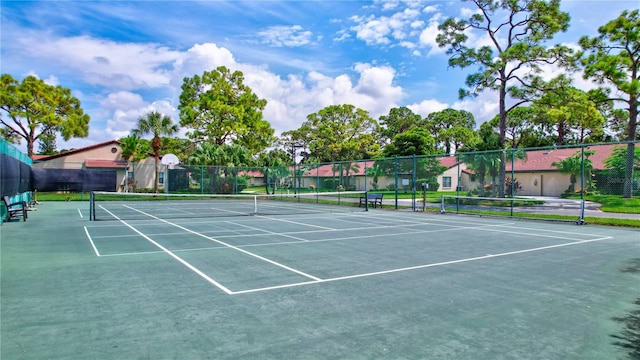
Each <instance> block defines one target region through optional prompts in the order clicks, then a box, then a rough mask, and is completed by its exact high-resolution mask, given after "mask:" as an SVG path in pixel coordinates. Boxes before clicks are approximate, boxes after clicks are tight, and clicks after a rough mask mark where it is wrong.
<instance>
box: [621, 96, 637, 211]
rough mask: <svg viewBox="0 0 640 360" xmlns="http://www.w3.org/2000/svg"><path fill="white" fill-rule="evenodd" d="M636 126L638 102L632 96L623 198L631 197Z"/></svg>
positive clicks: (630, 100)
mask: <svg viewBox="0 0 640 360" xmlns="http://www.w3.org/2000/svg"><path fill="white" fill-rule="evenodd" d="M637 124H638V101H637V98H636V97H635V96H633V95H631V96H630V97H629V137H628V139H629V141H630V142H629V143H628V144H627V159H626V160H627V161H626V162H625V171H624V185H623V188H622V189H623V190H622V197H623V198H627V199H629V198H631V197H632V196H633V163H634V159H635V140H636V127H637Z"/></svg>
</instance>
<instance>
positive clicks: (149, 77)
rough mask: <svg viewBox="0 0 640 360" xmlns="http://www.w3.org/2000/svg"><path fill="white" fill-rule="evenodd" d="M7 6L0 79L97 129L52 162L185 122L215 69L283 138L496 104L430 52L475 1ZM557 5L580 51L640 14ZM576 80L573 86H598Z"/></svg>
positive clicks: (485, 109) (480, 116) (479, 116)
mask: <svg viewBox="0 0 640 360" xmlns="http://www.w3.org/2000/svg"><path fill="white" fill-rule="evenodd" d="M0 6H1V9H0V10H1V21H2V23H1V25H0V26H1V27H0V30H1V34H0V36H1V44H0V55H1V61H2V62H1V65H0V66H1V71H2V73H9V74H11V75H12V76H14V77H15V78H18V79H22V78H23V77H25V76H27V75H36V76H38V77H39V78H41V79H44V80H45V81H47V82H48V83H50V84H55V85H62V86H64V87H67V88H70V89H71V90H72V93H73V95H74V96H76V97H78V98H79V99H80V100H81V102H82V105H83V108H84V109H85V112H86V113H88V114H89V115H90V116H91V122H90V133H89V136H88V137H87V138H83V139H71V140H70V141H68V142H64V141H62V140H58V149H65V148H66V149H68V148H78V147H82V146H87V145H91V144H94V143H97V142H102V141H107V140H112V139H117V138H120V137H123V136H127V135H128V134H129V132H130V130H131V129H132V128H133V127H134V126H135V123H136V119H137V118H138V117H140V116H142V115H144V114H146V113H148V112H150V111H154V110H156V111H160V112H162V113H165V114H168V115H170V116H172V117H173V119H174V121H175V122H176V123H177V122H178V121H179V116H178V111H177V106H178V97H179V95H180V86H181V84H182V79H183V78H184V77H191V76H193V75H196V74H198V75H201V74H202V73H203V72H204V71H205V70H211V69H214V68H216V67H217V66H220V65H224V66H227V67H228V68H230V69H232V70H240V71H242V72H243V73H244V75H245V84H247V85H249V86H250V87H251V88H252V89H253V91H254V92H255V93H257V94H258V96H260V97H261V98H264V99H266V100H267V101H268V105H267V108H266V109H265V111H264V117H265V119H267V120H268V121H269V122H270V123H271V124H272V126H273V127H274V129H275V130H276V133H277V134H279V133H281V132H283V131H287V130H292V129H296V128H298V127H299V126H300V125H301V124H302V122H304V121H305V120H306V116H307V115H308V114H310V113H314V112H317V111H318V110H320V109H322V108H324V107H326V106H329V105H333V104H344V103H349V104H353V105H356V106H358V107H360V108H362V109H365V110H367V111H369V113H370V115H371V116H373V117H374V118H376V119H377V118H378V117H379V116H380V115H385V114H387V113H388V111H389V109H391V108H393V107H398V106H408V107H410V108H411V109H412V110H413V111H414V112H416V113H418V114H421V115H422V116H426V115H427V114H429V113H430V112H434V111H439V110H442V109H444V108H447V107H452V108H456V109H463V110H468V111H471V112H472V113H473V114H474V115H475V117H476V122H477V123H478V126H479V124H480V123H481V122H483V121H486V120H488V119H490V118H491V117H493V116H494V115H495V113H496V111H497V97H496V95H495V94H493V93H490V92H485V93H483V94H481V95H480V96H479V97H477V98H474V99H465V100H459V99H458V89H459V88H460V87H462V86H463V85H464V79H465V77H466V75H467V74H468V73H469V72H472V71H473V70H475V69H474V68H473V67H471V68H469V69H465V70H460V69H452V68H448V66H447V60H448V56H447V55H446V53H445V50H444V49H440V48H438V47H437V45H436V44H435V37H436V35H437V26H438V24H439V23H440V22H442V21H444V20H445V19H446V18H448V17H452V16H453V17H464V18H468V16H469V14H470V13H471V12H472V11H473V8H472V7H471V6H472V3H469V2H464V1H402V0H395V1H357V0H351V1H324V0H322V1H314V0H307V1H294V0H289V1H285V0H281V1H258V0H256V1H221V0H220V1H208V0H207V1H51V0H48V1H6V0H3V1H2V2H1V3H0ZM561 6H562V9H563V10H564V11H567V12H569V14H570V15H571V27H570V29H569V31H568V32H566V33H562V34H558V35H557V36H556V37H555V38H554V40H553V43H554V44H555V43H564V44H568V45H575V44H576V43H577V41H578V39H579V38H580V37H581V36H583V35H589V36H594V35H596V34H597V28H598V27H599V26H601V25H604V24H605V23H606V22H608V21H610V20H612V19H614V18H615V17H617V16H618V15H620V13H621V12H622V11H623V10H625V9H635V8H638V2H637V1H616V0H609V1H606V0H601V1H593V0H582V1H578V0H564V1H562V5H561ZM476 42H477V43H478V44H481V43H482V39H480V38H479V39H476ZM559 71H560V70H558V69H553V68H550V69H548V71H547V75H548V76H552V75H554V74H557V73H558V72H559ZM577 78H578V79H576V85H577V86H579V87H585V88H587V87H590V86H592V85H590V84H588V83H586V82H585V81H583V80H581V79H579V76H578V77H577ZM36 150H37V146H36Z"/></svg>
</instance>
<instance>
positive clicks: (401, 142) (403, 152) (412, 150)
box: [382, 128, 435, 158]
mask: <svg viewBox="0 0 640 360" xmlns="http://www.w3.org/2000/svg"><path fill="white" fill-rule="evenodd" d="M434 152H435V140H434V139H433V137H431V135H430V134H429V131H428V130H427V129H423V128H413V129H411V130H408V131H405V132H402V133H400V134H398V135H396V136H394V137H393V140H392V141H391V143H390V144H389V145H387V146H385V147H384V149H383V150H382V156H384V157H387V158H390V157H394V156H412V155H427V154H433V153H434Z"/></svg>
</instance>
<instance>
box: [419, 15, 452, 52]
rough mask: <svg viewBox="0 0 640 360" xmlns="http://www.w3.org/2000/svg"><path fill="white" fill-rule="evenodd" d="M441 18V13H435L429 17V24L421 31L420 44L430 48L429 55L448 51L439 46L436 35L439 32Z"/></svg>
mask: <svg viewBox="0 0 640 360" xmlns="http://www.w3.org/2000/svg"><path fill="white" fill-rule="evenodd" d="M441 19H442V15H441V14H435V15H434V16H432V17H431V18H430V19H429V25H428V26H427V27H426V28H424V29H423V30H422V32H421V33H420V45H421V46H423V47H426V48H429V52H428V53H427V56H431V55H436V54H444V53H445V52H446V51H447V49H446V48H441V47H439V46H438V42H437V41H436V37H437V36H438V33H439V30H438V26H439V25H440V20H441Z"/></svg>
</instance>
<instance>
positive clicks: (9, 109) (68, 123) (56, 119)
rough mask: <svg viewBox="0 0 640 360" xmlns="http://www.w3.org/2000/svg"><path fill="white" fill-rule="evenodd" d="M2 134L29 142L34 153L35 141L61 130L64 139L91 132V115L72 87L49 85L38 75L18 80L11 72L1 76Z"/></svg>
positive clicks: (9, 138)
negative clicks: (85, 111) (74, 94)
mask: <svg viewBox="0 0 640 360" xmlns="http://www.w3.org/2000/svg"><path fill="white" fill-rule="evenodd" d="M0 110H1V111H0V124H2V126H3V128H2V131H1V132H0V134H2V136H3V137H4V138H5V139H7V140H8V141H16V140H17V141H18V142H20V141H21V140H24V141H26V143H27V155H29V156H32V155H33V150H34V145H35V143H36V141H37V140H38V139H40V138H42V137H47V136H49V135H48V134H55V133H59V134H60V135H61V136H62V138H63V139H65V140H69V139H70V138H72V137H86V136H88V135H89V115H87V114H85V113H84V111H83V110H82V107H81V105H80V100H78V99H77V98H75V97H73V96H71V90H69V89H66V88H63V87H61V86H51V85H47V84H46V83H45V82H44V81H42V80H40V79H38V78H36V77H35V76H27V77H26V78H24V79H23V80H22V82H18V81H17V80H16V79H14V78H13V77H12V76H11V75H9V74H2V76H0Z"/></svg>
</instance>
